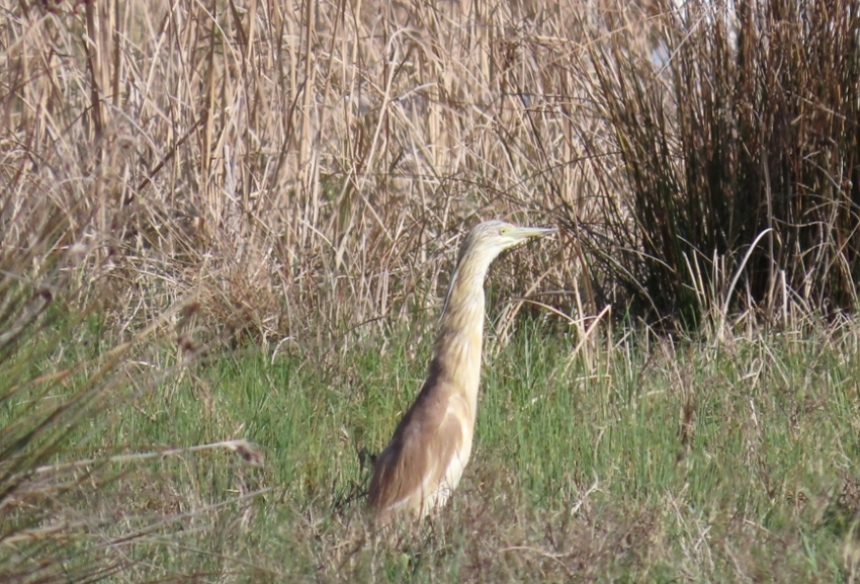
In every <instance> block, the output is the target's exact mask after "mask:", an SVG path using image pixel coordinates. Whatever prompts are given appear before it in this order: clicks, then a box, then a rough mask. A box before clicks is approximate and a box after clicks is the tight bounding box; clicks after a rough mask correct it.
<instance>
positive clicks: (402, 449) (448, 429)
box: [369, 396, 465, 516]
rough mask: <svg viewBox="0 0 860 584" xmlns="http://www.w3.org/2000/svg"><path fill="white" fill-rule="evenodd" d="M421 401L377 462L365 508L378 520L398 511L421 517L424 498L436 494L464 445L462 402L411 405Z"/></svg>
mask: <svg viewBox="0 0 860 584" xmlns="http://www.w3.org/2000/svg"><path fill="white" fill-rule="evenodd" d="M422 401H423V407H413V409H412V410H411V411H410V412H409V413H408V414H407V416H406V417H404V419H403V421H402V422H401V424H400V426H398V428H397V430H396V431H395V433H394V437H393V438H392V440H391V443H390V444H389V445H388V446H387V447H386V448H385V450H383V452H382V454H380V455H379V458H377V460H376V465H375V467H374V473H373V480H372V481H371V485H370V499H369V503H370V505H371V506H372V507H374V508H375V509H376V510H377V512H378V513H380V515H382V516H386V515H388V514H390V513H392V512H397V511H398V510H400V509H403V510H410V511H413V512H419V513H420V512H422V511H423V509H422V505H423V504H424V501H425V498H426V497H428V496H430V495H431V494H433V493H435V492H436V491H437V490H438V488H439V486H440V483H441V482H442V480H443V479H444V478H445V476H446V474H447V473H448V471H449V468H450V466H451V462H452V460H453V459H455V457H456V455H457V453H458V451H459V449H460V446H461V445H462V443H463V440H464V431H463V428H464V425H463V421H462V404H461V403H460V402H462V399H461V398H459V397H457V396H449V397H447V398H445V399H438V400H437V399H427V400H419V401H418V402H416V404H415V406H419V404H421V403H422ZM462 464H465V462H463V463H462ZM461 470H462V469H461ZM458 477H459V475H458ZM451 486H452V487H453V485H451Z"/></svg>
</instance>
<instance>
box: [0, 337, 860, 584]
mask: <svg viewBox="0 0 860 584" xmlns="http://www.w3.org/2000/svg"><path fill="white" fill-rule="evenodd" d="M428 326H430V325H428ZM856 338H857V331H856V330H855V329H854V328H853V327H851V326H848V325H845V326H843V327H842V328H841V329H838V330H836V331H829V332H827V331H824V330H815V331H812V332H807V333H805V334H804V335H803V336H800V335H788V334H777V333H774V334H770V335H766V336H762V337H755V338H736V339H734V340H732V341H731V342H730V343H726V344H724V345H722V346H721V347H719V348H715V347H713V346H709V345H707V344H705V343H700V342H692V341H684V342H678V343H676V344H675V345H671V344H669V343H668V342H667V341H663V342H659V343H658V344H656V345H651V348H650V349H648V350H645V349H631V348H629V347H631V346H632V347H637V346H638V347H645V346H647V343H646V342H645V340H646V338H645V333H633V336H632V337H628V339H627V341H626V342H625V343H624V344H623V345H622V344H619V345H617V346H615V347H613V348H609V349H607V348H605V347H604V348H596V347H592V353H593V354H594V355H596V356H594V357H592V358H591V359H590V361H589V363H588V364H586V360H585V359H583V358H580V357H579V356H576V355H573V356H571V353H570V352H571V350H572V348H573V347H574V346H575V344H576V342H575V340H574V339H572V338H568V337H565V336H564V335H560V334H559V335H556V336H552V337H545V336H543V335H541V334H540V333H538V332H537V331H529V330H527V331H524V332H520V333H518V334H517V335H515V337H514V339H513V341H512V342H511V343H510V344H509V345H508V346H506V347H505V348H504V349H503V350H501V351H500V352H499V353H498V355H497V356H495V357H491V358H489V359H488V361H487V363H486V367H485V375H484V382H483V387H482V395H481V400H480V411H479V419H478V428H477V436H476V443H475V449H474V452H473V458H472V461H471V463H470V465H469V467H468V470H467V472H466V474H465V476H464V479H463V482H462V483H461V487H460V488H459V489H458V492H457V496H456V497H454V498H453V500H452V504H451V505H450V506H449V507H448V508H446V509H445V510H444V511H443V512H442V513H441V514H439V515H438V516H436V517H434V518H433V519H432V520H430V521H427V522H424V523H423V524H420V525H417V526H414V527H408V526H400V527H398V528H396V529H395V530H394V531H393V532H392V533H390V534H388V535H386V536H384V537H379V536H378V534H374V533H373V530H372V529H371V528H370V527H369V526H368V525H367V523H366V522H365V520H364V516H363V513H362V498H361V494H362V492H363V489H364V488H365V486H366V481H367V479H368V472H369V471H368V468H367V465H363V464H362V456H363V455H364V454H365V453H375V452H378V451H379V450H380V449H381V448H382V447H383V446H384V444H385V442H386V440H387V439H388V437H389V436H390V433H391V432H392V430H393V428H394V426H395V424H396V423H397V420H398V418H399V416H400V414H401V413H402V412H403V410H404V408H405V407H407V406H408V404H409V401H410V399H411V397H412V396H413V395H414V393H415V392H416V391H417V389H418V387H419V385H420V382H421V379H422V376H423V373H424V367H425V362H426V356H427V354H428V351H429V340H423V341H420V342H418V343H414V344H413V343H411V342H410V340H409V336H408V335H407V334H406V333H405V332H404V331H394V332H392V333H390V337H389V338H387V339H382V338H365V339H361V340H358V341H355V342H353V343H351V344H346V345H344V346H343V347H342V348H341V349H340V350H339V351H337V352H335V351H329V352H327V353H319V352H317V353H314V352H310V351H309V352H305V353H303V352H302V351H299V350H294V351H292V352H289V353H287V352H283V351H282V352H279V354H278V355H276V356H275V357H274V358H273V357H272V356H271V355H270V354H263V353H261V352H244V353H235V354H233V355H231V356H225V357H221V358H218V359H212V360H211V361H210V362H207V363H202V362H201V363H198V364H196V365H194V366H193V367H192V368H190V369H189V371H186V373H187V374H186V375H184V377H183V378H182V380H181V381H179V382H178V383H176V382H171V381H169V380H165V381H164V382H163V383H162V384H161V385H159V386H156V387H154V388H153V390H152V391H151V392H149V393H145V394H138V395H137V396H132V395H127V396H125V397H124V398H122V399H118V400H117V402H116V407H115V408H113V407H106V408H105V409H104V412H103V413H102V415H101V416H100V417H97V418H96V419H94V420H92V421H87V422H84V421H82V422H81V423H79V424H78V426H77V427H76V428H75V430H74V432H73V436H71V440H70V443H73V444H76V445H83V444H86V446H85V447H84V448H78V447H76V448H75V449H69V451H67V452H65V453H63V452H61V453H60V455H59V456H58V459H62V458H63V456H65V457H67V458H71V457H72V456H73V455H74V456H75V457H87V456H94V457H98V456H100V455H101V456H103V455H104V454H105V453H113V454H115V453H118V452H129V451H132V450H134V451H146V450H151V451H155V450H157V449H158V448H160V447H190V446H194V445H197V444H205V443H213V442H218V441H221V440H226V439H233V438H245V439H247V440H249V441H251V442H253V443H255V444H257V445H258V446H259V447H260V448H261V449H262V451H263V452H264V454H265V457H266V461H265V464H264V465H263V466H262V467H253V466H250V465H248V464H246V463H245V462H243V461H242V459H241V458H240V457H237V456H235V455H233V454H232V453H230V452H222V451H220V450H206V451H203V452H182V453H179V454H173V455H169V456H165V457H157V456H156V457H154V458H150V459H147V460H143V461H132V462H107V463H104V464H100V465H93V466H92V468H90V470H89V472H90V473H92V475H93V476H98V477H103V478H104V477H108V478H107V479H106V480H101V481H100V482H99V487H98V488H90V485H89V483H88V481H87V480H79V481H78V482H77V484H76V485H75V486H74V487H72V488H71V489H69V490H66V491H62V490H60V491H57V494H55V495H54V496H53V497H51V498H50V499H49V498H47V497H46V498H45V501H43V503H45V502H50V504H51V505H53V507H52V508H51V511H50V513H47V514H46V515H45V516H44V517H43V519H42V523H41V524H40V525H42V526H44V525H47V524H50V523H51V521H56V520H57V519H58V518H62V519H64V520H65V521H68V522H70V523H73V522H74V521H77V522H79V523H80V524H81V525H80V526H79V527H78V528H77V529H75V530H72V531H73V533H74V537H72V538H71V543H69V542H68V541H62V542H61V541H52V540H51V537H47V538H46V541H47V542H48V543H47V544H46V543H44V542H42V543H40V544H39V545H41V546H45V545H56V546H59V548H58V549H65V550H66V551H67V552H68V551H70V550H73V551H75V554H71V555H70V556H69V559H68V560H67V563H69V564H70V565H71V568H70V567H69V566H66V569H69V570H72V568H73V567H74V565H75V562H76V561H80V562H82V563H86V562H89V564H88V565H89V566H92V565H93V564H92V561H93V558H97V559H98V560H99V561H101V562H105V563H107V564H111V563H115V565H116V566H117V569H118V570H119V571H118V573H117V574H116V575H114V576H111V579H112V580H114V581H117V582H123V581H149V580H168V581H175V580H183V579H191V580H195V579H202V580H205V581H216V580H217V581H241V582H245V581H255V582H257V581H271V582H281V581H390V582H403V581H412V582H431V581H454V580H463V581H484V582H503V581H511V582H513V581H558V582H561V581H570V580H571V579H573V580H578V581H627V582H643V581H655V582H660V581H663V582H668V581H696V582H737V581H744V580H750V581H761V580H764V581H783V582H798V581H832V582H842V581H844V579H850V578H851V577H852V574H853V573H854V570H855V569H856V566H857V563H858V558H860V546H858V541H857V523H858V519H860V513H858V509H860V495H858V493H860V481H858V476H860V475H858V465H857V462H856V461H857V457H858V441H860V439H858V425H860V415H858V405H860V396H858V384H857V380H858V379H860V358H858V356H857V353H856V351H854V350H853V347H854V345H855V343H856ZM625 347H627V348H625ZM413 355H415V356H416V357H414V358H413ZM191 369H193V370H194V372H193V373H192V372H191ZM118 395H122V392H120V394H118ZM11 411H14V409H12V410H10V409H8V408H7V409H4V411H3V415H4V416H8V415H10V414H9V412H11ZM5 421H8V420H4V422H5ZM25 486H26V485H25ZM33 496H34V497H35V495H33ZM16 512H17V513H19V514H20V517H24V516H25V515H26V513H25V512H24V511H23V510H21V509H18V510H17V511H16ZM3 525H4V532H6V533H7V535H8V534H9V533H10V532H11V531H14V529H12V530H10V525H12V524H11V523H9V521H8V517H7V519H6V520H4V524H3ZM21 525H23V523H21V524H19V525H18V529H19V530H20V529H21ZM128 534H134V535H133V536H132V537H129V538H128V539H127V540H124V539H122V538H123V537H125V536H127V535H128ZM106 542H110V545H108V544H107V543H106ZM27 545H35V544H33V543H29V544H27ZM62 546H70V547H65V548H63V547H62ZM10 549H14V550H16V551H17V552H19V553H21V552H22V550H24V551H26V549H28V548H27V547H26V545H24V544H17V545H16V546H9V545H5V546H3V545H2V544H0V552H2V553H3V554H9V553H10ZM29 549H33V550H36V551H38V550H39V549H41V550H42V552H44V550H45V549H47V548H29ZM86 552H92V553H91V554H90V555H88V554H87V553H86ZM75 558H81V559H80V560H76V559H75ZM3 559H4V558H3V557H0V566H8V565H10V564H9V563H7V562H4V561H3ZM8 559H9V557H7V558H6V560H8ZM19 565H20V564H19ZM23 565H26V563H25V564H23ZM79 567H80V566H79ZM72 571H73V570H72Z"/></svg>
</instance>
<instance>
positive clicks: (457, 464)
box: [368, 221, 556, 524]
mask: <svg viewBox="0 0 860 584" xmlns="http://www.w3.org/2000/svg"><path fill="white" fill-rule="evenodd" d="M555 232H556V229H554V228H545V227H518V226H515V225H511V224H510V223H506V222H504V221H485V222H483V223H480V224H478V225H477V226H476V227H475V228H473V229H472V231H471V232H470V233H469V235H468V236H466V239H465V241H464V242H463V244H462V246H461V247H460V253H459V256H458V258H457V264H456V267H455V268H454V273H453V275H452V276H451V281H450V283H449V286H448V295H447V297H446V299H445V305H444V307H443V309H442V316H441V318H440V322H439V332H438V336H437V337H436V341H435V343H434V344H433V358H432V359H431V361H430V368H429V372H428V375H427V379H426V380H425V381H424V385H423V386H422V388H421V391H420V392H419V393H418V396H417V397H416V398H415V401H414V402H413V403H412V405H411V406H410V408H409V409H408V410H407V412H406V414H405V415H404V416H403V418H402V419H401V420H400V423H399V424H398V425H397V428H396V429H395V431H394V436H393V437H392V438H391V441H390V442H389V443H388V446H386V447H385V449H384V450H383V451H382V453H380V455H379V456H378V457H377V459H376V462H375V464H374V468H373V478H372V479H371V482H370V491H369V494H368V506H369V507H370V509H371V510H372V511H373V512H374V514H375V517H376V520H377V522H378V523H380V524H386V523H388V522H389V521H390V520H391V519H392V518H394V517H399V516H409V515H411V516H412V517H413V518H422V517H424V516H426V515H427V514H429V513H430V512H431V511H434V510H436V509H438V508H440V507H442V506H443V505H444V504H445V503H446V502H447V501H448V499H449V497H450V496H451V493H453V491H454V489H455V488H457V484H458V483H459V482H460V477H461V476H462V475H463V470H464V469H465V468H466V464H467V463H468V462H469V456H470V455H471V453H472V437H473V434H474V430H475V416H476V412H477V407H478V387H479V384H480V377H481V347H482V344H483V336H484V279H485V278H486V275H487V272H488V270H489V268H490V264H491V263H492V262H493V260H494V259H496V257H498V255H499V254H500V253H502V252H503V251H504V250H506V249H508V248H511V247H514V246H517V245H519V244H521V243H523V242H525V241H527V240H529V239H532V238H538V237H543V236H546V235H549V234H551V233H555Z"/></svg>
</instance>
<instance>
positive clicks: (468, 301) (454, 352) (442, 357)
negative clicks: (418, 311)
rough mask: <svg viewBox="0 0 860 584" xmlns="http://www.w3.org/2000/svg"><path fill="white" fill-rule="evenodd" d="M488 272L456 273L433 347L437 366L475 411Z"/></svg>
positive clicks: (439, 371)
mask: <svg viewBox="0 0 860 584" xmlns="http://www.w3.org/2000/svg"><path fill="white" fill-rule="evenodd" d="M483 335H484V274H455V277H454V281H453V282H452V283H451V290H449V292H448V300H447V302H446V304H445V310H444V312H443V313H442V318H441V322H440V328H439V336H438V337H437V338H436V343H435V345H434V351H433V366H434V368H435V369H436V371H437V372H438V374H439V375H440V376H442V377H443V378H444V379H445V380H446V381H447V382H448V384H450V386H451V387H452V388H455V390H456V391H458V392H459V393H461V394H462V396H463V397H464V398H465V399H466V401H467V403H468V404H469V405H470V407H471V410H472V413H473V414H474V412H475V410H476V407H477V401H478V387H479V385H480V381H481V349H482V344H483Z"/></svg>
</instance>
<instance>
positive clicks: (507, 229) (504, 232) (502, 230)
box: [499, 226, 511, 235]
mask: <svg viewBox="0 0 860 584" xmlns="http://www.w3.org/2000/svg"><path fill="white" fill-rule="evenodd" d="M510 231H511V228H510V227H508V226H504V227H500V228H499V235H507V234H508V233H510Z"/></svg>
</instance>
